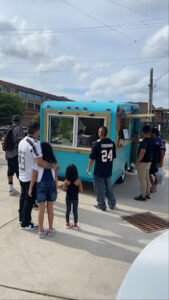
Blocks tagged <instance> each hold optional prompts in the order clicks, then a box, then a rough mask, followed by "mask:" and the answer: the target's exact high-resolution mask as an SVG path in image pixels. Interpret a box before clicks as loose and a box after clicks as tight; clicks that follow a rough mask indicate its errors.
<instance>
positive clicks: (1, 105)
mask: <svg viewBox="0 0 169 300" xmlns="http://www.w3.org/2000/svg"><path fill="white" fill-rule="evenodd" d="M25 108H26V106H25V103H23V102H22V101H21V99H20V98H19V96H18V95H17V94H9V93H5V92H2V91H1V90H0V125H5V124H11V120H12V116H13V115H20V116H21V117H23V115H24V112H25Z"/></svg>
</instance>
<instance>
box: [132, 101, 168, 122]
mask: <svg viewBox="0 0 169 300" xmlns="http://www.w3.org/2000/svg"><path fill="white" fill-rule="evenodd" d="M130 103H136V104H139V106H140V109H141V110H142V113H143V114H147V113H148V102H130ZM152 113H153V114H155V116H154V117H153V119H152V121H153V122H157V123H161V122H166V121H169V109H168V108H163V107H158V108H156V107H155V106H154V105H152Z"/></svg>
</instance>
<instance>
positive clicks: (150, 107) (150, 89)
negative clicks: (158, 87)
mask: <svg viewBox="0 0 169 300" xmlns="http://www.w3.org/2000/svg"><path fill="white" fill-rule="evenodd" d="M148 86H149V99H148V113H149V114H152V102H153V68H151V69H150V83H149V85H148ZM150 122H152V118H150Z"/></svg>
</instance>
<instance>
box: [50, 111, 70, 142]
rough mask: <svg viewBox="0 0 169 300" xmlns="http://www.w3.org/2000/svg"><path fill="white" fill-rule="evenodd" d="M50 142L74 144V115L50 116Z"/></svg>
mask: <svg viewBox="0 0 169 300" xmlns="http://www.w3.org/2000/svg"><path fill="white" fill-rule="evenodd" d="M48 139H49V142H50V143H52V144H54V145H57V146H58V145H59V146H61V145H62V146H64V147H65V146H66V147H72V146H73V117H66V116H64V117H60V116H49V132H48Z"/></svg>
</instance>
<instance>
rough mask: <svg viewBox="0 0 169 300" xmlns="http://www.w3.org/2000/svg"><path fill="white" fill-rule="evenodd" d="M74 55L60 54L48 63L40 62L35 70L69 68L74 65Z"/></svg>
mask: <svg viewBox="0 0 169 300" xmlns="http://www.w3.org/2000/svg"><path fill="white" fill-rule="evenodd" d="M74 60H75V59H74V57H73V56H67V55H61V56H59V57H57V58H54V59H52V60H51V61H50V62H49V63H41V64H40V65H39V66H38V68H37V70H38V71H54V70H58V69H59V70H61V69H66V68H67V69H70V68H72V67H73V65H74Z"/></svg>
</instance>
